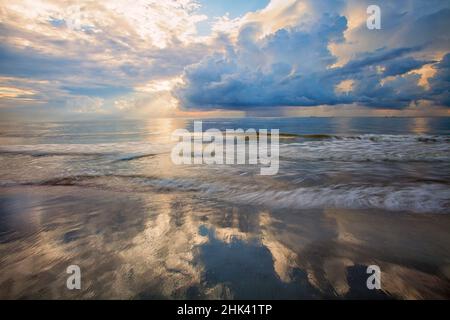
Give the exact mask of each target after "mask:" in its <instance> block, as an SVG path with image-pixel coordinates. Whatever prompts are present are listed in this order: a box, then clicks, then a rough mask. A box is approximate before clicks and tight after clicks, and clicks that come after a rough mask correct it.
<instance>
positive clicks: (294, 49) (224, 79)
mask: <svg viewBox="0 0 450 320" xmlns="http://www.w3.org/2000/svg"><path fill="white" fill-rule="evenodd" d="M350 3H353V1H348V2H347V5H348V6H350ZM348 6H345V3H344V2H340V1H338V2H333V3H331V2H328V1H317V2H310V1H295V2H294V1H291V2H289V6H286V5H284V6H282V4H281V2H278V1H273V2H272V3H271V5H269V6H268V7H267V8H266V9H264V10H263V11H261V12H258V13H254V14H249V15H248V16H245V17H243V18H242V19H241V20H240V22H241V23H240V24H239V29H238V30H237V34H236V35H233V34H230V37H229V38H228V39H229V40H228V43H227V46H226V49H225V50H223V49H221V50H218V51H217V52H214V53H212V54H210V55H209V56H207V57H205V58H204V59H202V61H200V62H199V63H197V64H193V65H191V66H188V67H186V68H185V72H184V83H185V85H184V86H180V87H178V88H177V92H176V94H177V97H178V98H179V99H180V101H181V105H183V106H184V107H185V108H194V109H208V108H228V109H252V108H259V107H271V108H273V107H290V106H320V105H340V104H355V103H356V104H360V105H363V106H368V107H373V108H392V109H401V108H406V107H408V106H409V105H411V103H413V102H417V101H419V100H424V99H425V100H429V101H431V102H433V103H435V104H442V103H444V104H445V105H446V103H448V100H447V99H448V95H446V94H445V92H446V91H445V90H444V88H447V89H448V83H445V81H444V79H443V77H442V76H439V75H436V77H434V78H433V79H434V80H433V81H429V84H430V86H431V89H429V90H427V88H424V86H423V85H421V83H422V77H421V75H420V72H419V71H417V72H414V71H416V70H419V69H421V68H422V67H423V66H425V65H430V64H434V63H436V61H437V60H436V59H438V52H439V51H440V50H449V48H448V45H449V42H448V41H446V42H444V44H442V41H445V40H447V39H448V37H449V32H448V31H447V30H450V29H448V28H447V29H445V26H446V25H447V24H448V21H449V19H448V18H449V17H450V14H449V13H450V12H449V9H446V8H442V3H435V7H434V8H433V9H434V10H431V9H430V8H429V7H428V8H425V7H424V6H423V5H420V3H418V2H417V1H400V2H399V3H398V4H393V3H392V2H385V3H383V4H381V7H382V13H383V14H385V15H386V16H383V21H384V23H383V26H384V29H382V30H375V31H371V30H368V29H367V28H366V26H365V19H363V20H362V21H361V22H360V23H359V24H358V23H353V25H352V26H351V28H352V30H349V23H348V19H347V17H346V16H345V12H346V10H348ZM447 6H448V5H447ZM270 7H271V8H272V9H271V10H269V9H270ZM288 8H291V9H292V10H291V11H289V10H287V9H288ZM307 9H309V10H307ZM419 9H423V11H419ZM291 12H296V13H297V15H298V17H299V19H298V20H297V21H296V22H295V23H293V21H291V20H290V19H289V18H288V17H290V14H291ZM360 14H365V7H364V11H363V13H361V12H360ZM258 16H259V18H258ZM266 17H276V18H277V19H283V18H286V19H285V20H284V21H287V22H285V23H284V24H283V23H282V22H280V23H279V24H277V23H276V21H275V22H273V21H272V22H270V23H269V24H270V25H271V26H278V27H279V28H278V29H277V30H275V31H273V30H272V31H273V32H272V31H271V32H269V33H267V26H265V24H264V23H265V19H266ZM302 17H303V18H304V19H302ZM403 23H404V24H405V25H403ZM234 25H236V22H234ZM430 26H434V28H436V29H437V30H440V32H436V31H432V30H431V27H430ZM418 27H423V28H424V29H423V30H421V31H420V32H419V31H418V36H417V37H415V36H414V35H412V34H409V32H410V30H416V29H417V28H418ZM275 28H276V27H275ZM408 28H409V30H408ZM424 30H425V31H424ZM356 35H357V36H356ZM367 37H368V38H370V39H372V40H373V41H372V43H371V44H370V45H367V46H361V45H360V42H364V43H365V42H367V39H365V38H367ZM398 37H400V39H399V40H397V38H398ZM349 38H351V39H352V40H351V42H350V41H349ZM380 39H382V41H380ZM374 44H379V46H378V47H375V48H374V47H373V45H374ZM340 45H342V46H345V48H347V52H346V58H345V59H344V60H346V62H345V63H342V57H340V56H339V55H338V54H337V53H336V50H333V47H334V49H336V47H339V46H340ZM363 49H365V50H363ZM449 51H450V50H449ZM444 52H445V51H444ZM430 58H433V59H430ZM339 61H341V63H340V65H339V63H338V62H339ZM438 68H440V69H442V68H444V67H443V66H441V64H439V67H438ZM444 69H445V68H444ZM444 69H443V70H444ZM442 72H445V71H442ZM344 81H347V83H349V82H351V83H352V85H351V88H350V89H349V90H340V86H341V84H342V83H343V82H344ZM433 87H434V88H433ZM447 91H448V90H447Z"/></svg>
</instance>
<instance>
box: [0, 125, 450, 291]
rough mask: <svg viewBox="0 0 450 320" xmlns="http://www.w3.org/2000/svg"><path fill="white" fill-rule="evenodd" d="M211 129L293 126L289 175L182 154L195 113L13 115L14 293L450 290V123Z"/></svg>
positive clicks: (1, 262)
mask: <svg viewBox="0 0 450 320" xmlns="http://www.w3.org/2000/svg"><path fill="white" fill-rule="evenodd" d="M203 126H204V130H206V129H208V128H218V129H219V130H225V129H226V128H230V129H236V128H243V129H248V128H256V129H260V128H266V129H272V128H275V129H279V130H280V133H282V135H281V136H280V137H281V138H280V166H279V172H278V173H277V174H276V175H273V176H262V175H260V174H259V173H260V170H259V169H260V167H258V166H257V165H248V164H244V165H202V164H198V165H175V164H173V163H172V161H171V158H170V151H171V148H172V146H173V145H174V143H175V142H174V141H172V139H171V133H172V132H173V131H174V130H175V129H178V128H186V129H189V130H191V129H192V127H193V120H192V119H154V120H151V121H131V120H129V121H125V120H120V121H119V120H111V121H107V122H101V121H99V122H95V121H92V122H54V123H17V124H7V125H4V126H2V129H1V130H0V161H1V162H0V163H1V164H0V257H1V258H0V286H1V287H2V290H1V291H0V298H2V299H111V298H115V299H448V298H450V249H449V248H450V234H449V230H450V217H449V213H450V189H449V184H450V165H449V163H450V119H449V118H383V119H377V118H289V119H284V118H253V119H248V118H247V119H245V120H242V119H208V120H204V121H203ZM283 134H284V138H283ZM194 156H195V155H194ZM69 265H78V266H79V267H80V269H81V290H68V289H67V287H66V279H67V277H68V276H69V275H68V274H67V273H66V269H67V267H68V266H69ZM370 265H377V266H379V268H380V270H381V289H380V290H369V289H368V288H367V286H366V280H367V277H368V274H367V272H366V270H367V267H368V266H370Z"/></svg>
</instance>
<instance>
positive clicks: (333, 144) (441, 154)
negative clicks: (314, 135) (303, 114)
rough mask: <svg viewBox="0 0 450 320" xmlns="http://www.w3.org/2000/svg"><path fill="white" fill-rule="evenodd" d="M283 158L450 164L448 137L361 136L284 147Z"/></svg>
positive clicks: (333, 138) (292, 144) (288, 144)
mask: <svg viewBox="0 0 450 320" xmlns="http://www.w3.org/2000/svg"><path fill="white" fill-rule="evenodd" d="M280 156H281V158H282V159H287V160H308V161H353V162H361V161H396V162H417V161H420V162H449V161H450V140H449V138H448V137H446V136H425V135H421V136H416V135H369V134H367V135H360V136H345V137H332V138H329V139H313V140H305V141H301V142H294V143H286V144H282V145H281V148H280Z"/></svg>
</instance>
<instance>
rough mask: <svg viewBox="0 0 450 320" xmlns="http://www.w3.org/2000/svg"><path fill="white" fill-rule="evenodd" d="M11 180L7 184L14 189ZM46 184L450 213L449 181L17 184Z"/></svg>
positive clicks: (276, 205) (278, 205) (136, 178)
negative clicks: (379, 183)
mask: <svg viewBox="0 0 450 320" xmlns="http://www.w3.org/2000/svg"><path fill="white" fill-rule="evenodd" d="M11 183H12V182H11V181H8V183H7V184H5V183H3V184H2V185H3V186H11V185H12V184H11ZM18 184H20V185H34V186H36V185H41V186H82V187H92V188H98V189H102V190H113V191H120V192H149V191H151V192H174V191H176V192H196V193H198V196H200V197H205V198H210V199H215V200H219V201H226V202H232V203H235V204H242V205H256V206H262V207H266V208H272V209H290V210H301V209H314V208H317V209H320V208H341V209H380V210H388V211H408V212H416V213H450V189H449V188H448V183H438V182H434V181H430V182H428V183H426V182H421V183H414V184H413V183H409V184H392V185H387V186H373V185H361V184H360V185H355V184H335V185H328V186H313V187H300V188H292V189H287V188H286V187H284V188H280V187H277V186H275V185H272V186H271V185H266V184H264V185H258V184H254V183H252V184H248V183H244V182H234V183H226V182H225V183H218V182H215V181H199V180H197V179H193V178H160V177H154V176H145V175H80V176H68V177H59V178H54V179H49V180H44V181H34V182H33V181H31V182H24V183H18Z"/></svg>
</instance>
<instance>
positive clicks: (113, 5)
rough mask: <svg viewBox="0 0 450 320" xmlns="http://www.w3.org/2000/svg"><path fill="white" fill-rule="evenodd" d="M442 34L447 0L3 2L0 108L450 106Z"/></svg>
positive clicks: (259, 111) (121, 111) (179, 112)
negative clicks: (373, 24)
mask: <svg viewBox="0 0 450 320" xmlns="http://www.w3.org/2000/svg"><path fill="white" fill-rule="evenodd" d="M372 4H376V5H378V6H379V8H380V12H381V16H380V17H381V19H380V20H381V29H379V30H377V29H375V30H371V29H369V28H368V27H367V24H366V21H367V19H368V17H369V16H370V14H368V13H367V7H368V6H369V5H372ZM449 38H450V2H449V1H441V0H428V1H423V0H398V1H388V0H385V1H375V0H371V1H365V0H348V1H344V0H334V1H325V0H248V1H239V0H226V1H225V0H222V1H219V0H203V1H195V0H178V1H175V0H165V1H161V0H134V1H126V0H116V1H107V0H99V1H75V0H16V1H6V0H0V40H1V41H0V118H1V119H15V118H20V119H22V118H23V119H75V118H82V119H84V118H86V119H91V118H102V117H106V118H108V117H118V118H142V117H150V118H151V117H172V116H175V117H218V116H223V117H241V116H356V115H358V116H359V115H360V116H450V111H449V110H450V108H449V107H450V93H449V89H450V85H449V82H450V41H449V40H450V39H449Z"/></svg>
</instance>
